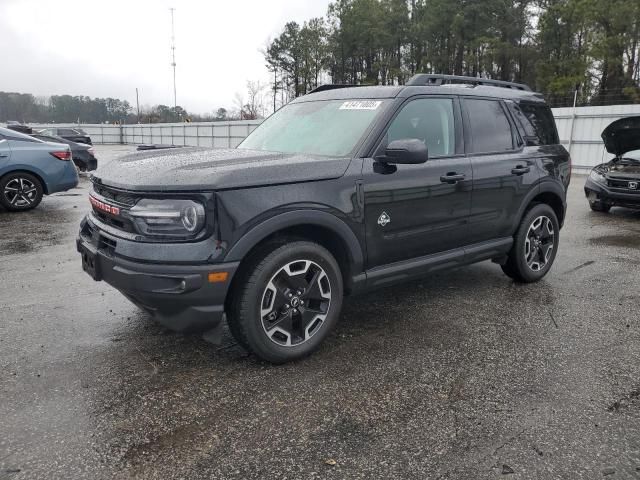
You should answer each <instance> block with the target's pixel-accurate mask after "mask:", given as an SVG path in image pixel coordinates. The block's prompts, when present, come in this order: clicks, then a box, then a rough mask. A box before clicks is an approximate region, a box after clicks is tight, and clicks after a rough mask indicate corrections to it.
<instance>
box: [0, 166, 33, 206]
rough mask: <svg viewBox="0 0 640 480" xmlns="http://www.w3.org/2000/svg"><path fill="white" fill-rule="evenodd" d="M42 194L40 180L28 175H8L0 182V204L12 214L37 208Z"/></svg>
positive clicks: (19, 173)
mask: <svg viewBox="0 0 640 480" xmlns="http://www.w3.org/2000/svg"><path fill="white" fill-rule="evenodd" d="M43 193H44V191H43V188H42V183H40V180H38V179H37V178H36V177H34V176H33V175H30V174H28V173H23V172H16V173H10V174H8V175H6V176H4V177H3V178H2V180H0V203H1V204H2V206H3V207H4V208H6V209H7V210H10V211H13V212H19V211H24V210H31V209H32V208H35V207H37V206H38V204H39V203H40V202H41V201H42V195H43Z"/></svg>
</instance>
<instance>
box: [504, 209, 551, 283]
mask: <svg viewBox="0 0 640 480" xmlns="http://www.w3.org/2000/svg"><path fill="white" fill-rule="evenodd" d="M559 233H560V225H559V223H558V217H557V216H556V213H555V212H554V211H553V208H551V207H550V206H549V205H546V204H538V205H535V206H534V207H533V208H531V209H530V210H529V211H528V212H527V213H526V214H525V215H524V217H523V218H522V221H521V222H520V226H519V227H518V231H517V232H516V235H515V237H514V239H513V240H514V241H513V246H512V247H511V251H510V252H509V256H508V260H507V263H506V264H505V265H503V267H502V271H503V272H504V273H505V274H507V275H508V276H509V277H511V278H513V279H514V280H516V281H517V282H522V283H532V282H537V281H538V280H540V279H541V278H542V277H544V276H545V275H546V274H547V273H548V272H549V270H550V269H551V265H553V261H554V260H555V258H556V253H557V251H558V243H559Z"/></svg>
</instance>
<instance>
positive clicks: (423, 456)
mask: <svg viewBox="0 0 640 480" xmlns="http://www.w3.org/2000/svg"><path fill="white" fill-rule="evenodd" d="M97 149H98V157H99V159H100V161H101V162H103V163H104V162H106V161H109V160H111V159H112V158H113V157H114V156H116V155H118V154H121V153H123V152H124V151H128V150H130V149H131V148H130V147H103V146H102V147H101V146H98V147H97ZM583 183H584V177H574V179H573V184H572V186H571V189H570V194H569V203H570V207H569V213H568V218H567V221H566V226H565V228H564V229H563V231H562V235H561V245H560V251H559V253H558V258H557V260H556V263H555V265H554V267H553V270H552V271H551V273H550V274H549V275H548V276H547V277H546V278H545V279H544V280H543V281H541V282H540V283H538V284H535V285H529V286H520V285H516V284H514V283H512V282H511V281H510V280H509V279H508V278H507V277H506V276H504V275H503V274H502V272H501V271H500V268H499V267H498V266H496V265H493V264H491V263H488V262H486V263H482V264H478V265H475V266H472V267H469V268H465V269H460V270H455V271H450V272H444V273H440V274H438V275H433V276H431V277H429V278H427V279H425V280H423V281H421V282H414V283H410V284H406V285H400V286H397V287H393V288H388V289H385V290H383V291H379V292H376V293H373V294H369V295H364V296H360V297H354V298H351V299H348V300H347V301H346V304H345V308H344V313H343V315H342V317H341V320H340V323H339V325H338V327H337V328H336V330H335V331H334V332H333V334H332V335H331V336H330V337H329V338H328V340H327V341H326V342H325V343H324V345H323V346H322V348H321V349H320V351H319V352H317V353H316V354H315V355H314V356H312V357H311V358H308V359H306V360H304V361H300V362H297V363H295V364H289V365H284V366H279V367H276V366H271V365H268V364H265V363H262V362H260V361H258V360H257V359H256V358H254V357H252V356H248V355H247V354H246V353H245V352H244V351H243V350H242V349H240V348H239V347H238V346H236V345H235V344H234V342H233V340H232V339H231V338H230V336H229V335H228V334H225V337H224V340H223V344H222V345H221V346H213V345H211V344H208V343H206V342H205V341H203V340H202V339H201V338H200V337H197V336H183V335H177V334H174V333H172V332H168V331H167V330H165V329H163V328H162V327H160V326H158V325H157V324H155V323H154V322H153V321H152V320H151V319H150V318H149V317H148V316H147V315H145V314H144V313H142V312H140V311H139V310H137V309H136V308H135V307H134V306H133V305H131V304H130V303H128V302H127V301H126V300H125V299H124V298H123V297H122V296H121V295H120V294H119V293H118V292H116V291H115V290H113V289H112V288H110V287H109V286H108V285H106V284H104V283H95V282H93V281H91V280H90V279H89V277H88V276H87V275H86V274H84V273H83V272H82V269H81V265H80V259H79V257H78V254H77V253H76V252H75V246H74V239H75V236H76V233H77V229H78V223H79V221H80V218H81V217H82V215H83V214H84V213H85V212H86V211H87V210H88V202H87V200H86V191H87V186H88V182H87V180H86V178H85V179H83V180H82V183H81V185H80V187H79V188H78V189H76V190H72V191H70V192H66V193H64V194H59V195H54V196H51V197H47V198H45V200H44V201H43V203H42V204H41V206H40V207H38V208H37V209H36V210H35V211H32V212H28V213H23V214H18V215H16V214H8V213H6V212H0V225H1V227H0V480H18V479H27V478H29V479H31V478H38V479H41V478H65V479H67V478H88V479H99V478H145V479H147V478H149V479H154V478H158V479H170V478H189V479H196V478H207V479H226V478H234V479H235V478H237V479H250V478H251V479H253V478H256V479H257V478H259V479H271V478H278V479H280V478H283V479H284V478H287V479H311V478H322V479H325V478H326V479H347V478H362V479H389V478H412V479H413V478H416V479H431V478H433V479H436V478H442V479H484V478H507V479H529V478H531V479H559V478H562V479H581V478H585V479H593V478H602V477H605V478H607V479H609V478H611V479H617V478H630V479H633V478H640V319H639V316H638V310H639V308H638V307H639V304H640V301H639V300H640V275H639V274H638V270H639V269H640V255H639V254H640V213H639V212H632V211H630V210H624V209H614V210H613V211H612V213H611V214H609V215H603V214H596V213H592V212H591V211H590V210H589V209H588V206H587V203H586V201H585V199H584V195H583V193H582V191H581V188H582V185H583Z"/></svg>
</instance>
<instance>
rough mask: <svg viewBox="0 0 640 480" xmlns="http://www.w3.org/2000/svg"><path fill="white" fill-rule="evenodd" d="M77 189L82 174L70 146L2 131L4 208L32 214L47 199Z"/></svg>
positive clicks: (0, 182) (1, 197)
mask: <svg viewBox="0 0 640 480" xmlns="http://www.w3.org/2000/svg"><path fill="white" fill-rule="evenodd" d="M77 185H78V172H77V171H76V167H75V166H74V165H73V162H72V161H71V150H70V149H69V146H68V145H64V144H60V143H49V142H43V141H41V140H38V139H35V138H33V137H30V136H29V135H25V134H23V133H19V132H16V131H13V130H9V129H7V128H0V204H2V206H3V207H4V208H6V209H7V210H10V211H21V210H31V209H32V208H35V207H37V206H38V204H39V203H40V201H41V200H42V196H43V195H50V194H52V193H56V192H62V191H65V190H69V189H71V188H74V187H75V186H77Z"/></svg>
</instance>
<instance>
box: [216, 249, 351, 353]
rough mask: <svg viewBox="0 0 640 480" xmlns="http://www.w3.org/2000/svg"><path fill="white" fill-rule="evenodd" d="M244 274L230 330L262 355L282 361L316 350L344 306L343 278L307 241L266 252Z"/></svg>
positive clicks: (326, 255)
mask: <svg viewBox="0 0 640 480" xmlns="http://www.w3.org/2000/svg"><path fill="white" fill-rule="evenodd" d="M249 262H250V263H249V265H248V266H247V268H246V269H245V270H244V271H243V272H242V273H241V276H240V277H239V279H238V282H237V283H236V291H234V292H233V298H232V301H231V305H230V309H229V312H228V323H229V330H230V331H231V333H232V335H233V336H234V337H235V338H236V339H237V340H238V342H239V343H240V345H242V346H243V347H245V348H246V349H247V350H249V351H251V352H253V353H255V354H256V355H257V356H258V357H260V358H262V359H264V360H267V361H269V362H273V363H284V362H288V361H291V360H296V359H298V358H301V357H304V356H306V355H309V354H310V353H312V352H313V351H314V350H316V349H317V348H318V346H319V345H320V343H322V341H323V340H324V339H325V338H326V336H327V335H328V333H329V332H330V330H331V329H332V327H333V326H334V325H335V323H336V322H337V320H338V317H339V315H340V310H341V308H342V297H343V289H342V275H341V273H340V268H339V266H338V264H337V262H336V260H335V258H334V257H333V256H332V255H331V253H329V251H327V250H326V249H325V248H324V247H322V246H320V245H318V244H316V243H313V242H308V241H294V242H292V243H289V244H287V245H282V246H275V245H274V246H272V248H265V249H264V250H263V251H262V253H260V254H257V255H255V256H254V257H253V258H252V259H251V260H250V261H249Z"/></svg>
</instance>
